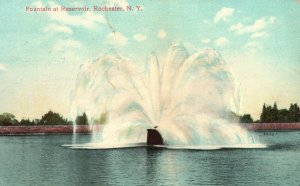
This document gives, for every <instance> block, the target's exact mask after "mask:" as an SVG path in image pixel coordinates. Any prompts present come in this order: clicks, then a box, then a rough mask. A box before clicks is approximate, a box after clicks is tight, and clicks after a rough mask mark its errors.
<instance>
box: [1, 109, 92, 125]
mask: <svg viewBox="0 0 300 186" xmlns="http://www.w3.org/2000/svg"><path fill="white" fill-rule="evenodd" d="M75 122H76V124H78V125H87V124H88V118H87V115H86V114H85V113H83V114H82V115H79V116H77V118H76V120H75ZM72 124H73V122H72V121H70V120H68V119H67V118H64V117H63V116H62V115H61V114H59V113H56V112H53V111H51V110H50V111H48V112H47V113H46V114H44V115H43V116H42V117H41V119H33V120H30V119H24V118H23V119H21V120H20V121H18V120H17V119H16V117H15V115H13V114H11V113H3V114H0V126H30V125H72Z"/></svg>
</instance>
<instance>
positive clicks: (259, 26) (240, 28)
mask: <svg viewBox="0 0 300 186" xmlns="http://www.w3.org/2000/svg"><path fill="white" fill-rule="evenodd" d="M274 22H275V17H273V16H270V17H262V18H260V19H258V20H256V21H255V22H254V23H253V24H252V25H244V24H242V23H237V24H235V25H232V26H231V27H230V29H229V30H230V31H233V32H235V33H236V34H238V35H241V34H245V33H254V32H259V31H261V30H263V29H265V28H267V27H268V26H270V25H272V24H273V23H274Z"/></svg>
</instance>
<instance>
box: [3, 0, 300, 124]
mask: <svg viewBox="0 0 300 186" xmlns="http://www.w3.org/2000/svg"><path fill="white" fill-rule="evenodd" d="M105 5H106V6H122V7H126V6H132V7H135V6H141V8H142V11H136V10H134V11H124V12H99V11H96V12H95V11H89V12H62V11H59V12H28V11H26V7H31V8H34V7H51V8H54V7H60V6H66V7H82V6H86V7H90V8H92V7H93V6H105ZM299 17H300V2H299V1H297V0H273V1H268V0H245V1H239V0H223V1H221V0H210V1H204V0H201V1H200V0H199V1H194V0H127V1H126V0H107V1H105V0H77V1H76V0H55V1H50V0H40V1H39V0H37V1H36V0H22V1H21V0H16V1H3V2H2V3H1V6H0V47H1V48H0V113H3V112H10V113H13V114H15V115H16V117H17V118H18V119H21V118H31V119H33V118H40V117H41V116H42V115H43V114H44V113H46V112H47V111H49V110H50V109H51V110H53V111H55V112H59V113H61V114H62V115H64V116H65V117H68V115H69V105H70V93H71V91H72V90H73V89H74V88H75V82H76V75H77V73H78V70H79V67H80V65H81V64H84V63H86V62H87V61H89V60H93V59H96V58H97V57H98V56H99V55H100V53H103V52H104V53H105V52H107V51H109V50H110V49H112V48H114V49H115V50H116V51H117V52H118V53H120V54H121V55H122V56H126V57H128V58H130V59H132V60H133V61H134V62H135V63H137V64H141V65H143V64H144V62H145V61H147V60H148V58H149V56H150V54H151V52H152V51H155V52H156V53H157V54H158V56H159V57H163V56H165V55H166V52H167V50H168V48H169V47H170V46H171V44H172V43H181V44H182V45H184V46H185V47H186V48H187V49H188V51H189V52H190V53H193V52H194V51H197V50H199V49H204V48H214V49H216V50H218V51H219V52H220V53H221V54H222V56H223V58H224V60H225V61H226V62H227V63H228V64H229V66H230V67H231V70H232V73H233V74H234V76H235V78H236V79H237V81H238V82H239V87H240V95H241V105H242V107H241V111H240V112H241V113H250V114H251V115H252V116H253V117H254V118H255V119H258V118H259V114H260V112H261V108H262V105H263V104H264V103H267V104H272V105H273V103H274V102H275V101H276V102H277V105H278V107H279V108H287V107H289V105H290V103H298V104H300V86H299V85H300V52H299V51H300V22H299ZM112 30H114V31H115V32H114V33H115V34H113V33H112Z"/></svg>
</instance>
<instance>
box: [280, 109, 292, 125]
mask: <svg viewBox="0 0 300 186" xmlns="http://www.w3.org/2000/svg"><path fill="white" fill-rule="evenodd" d="M288 115H289V111H288V110H287V109H280V110H278V122H280V123H286V122H288Z"/></svg>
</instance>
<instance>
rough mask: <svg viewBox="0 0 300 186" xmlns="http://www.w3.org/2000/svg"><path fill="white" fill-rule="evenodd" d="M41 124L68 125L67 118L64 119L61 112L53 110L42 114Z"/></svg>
mask: <svg viewBox="0 0 300 186" xmlns="http://www.w3.org/2000/svg"><path fill="white" fill-rule="evenodd" d="M39 124H41V125H68V124H69V122H68V120H67V119H64V118H63V117H62V116H61V115H60V114H58V113H55V112H52V111H51V110H50V111H49V112H48V113H46V114H45V115H43V116H42V119H41V120H40V122H39Z"/></svg>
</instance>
